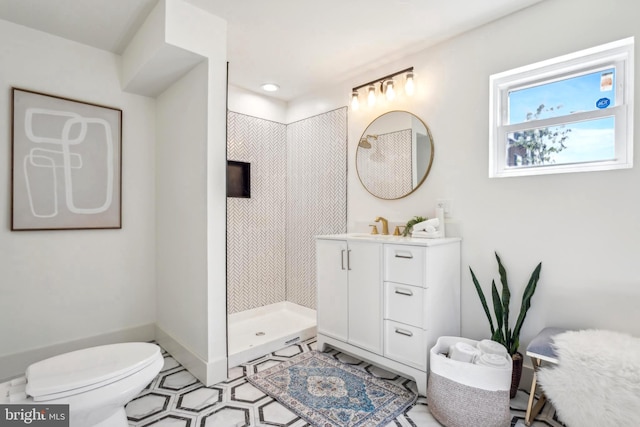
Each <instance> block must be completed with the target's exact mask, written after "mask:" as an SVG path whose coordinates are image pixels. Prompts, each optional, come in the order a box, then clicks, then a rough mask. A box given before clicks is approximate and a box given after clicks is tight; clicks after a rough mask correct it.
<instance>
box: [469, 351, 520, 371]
mask: <svg viewBox="0 0 640 427" xmlns="http://www.w3.org/2000/svg"><path fill="white" fill-rule="evenodd" d="M474 363H475V364H476V365H482V366H488V367H490V368H500V369H506V368H509V367H510V366H511V364H510V363H509V360H508V359H507V357H506V356H505V355H500V354H490V353H482V354H481V355H480V356H479V357H477V358H476V360H475V362H474Z"/></svg>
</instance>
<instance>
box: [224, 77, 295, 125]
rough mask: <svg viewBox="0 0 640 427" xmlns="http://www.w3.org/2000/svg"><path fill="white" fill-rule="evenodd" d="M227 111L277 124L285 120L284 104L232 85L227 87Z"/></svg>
mask: <svg viewBox="0 0 640 427" xmlns="http://www.w3.org/2000/svg"><path fill="white" fill-rule="evenodd" d="M229 111H233V112H235V113H240V114H245V115H247V116H253V117H258V118H261V119H265V120H271V121H272V122H278V123H286V120H287V116H286V114H287V103H286V102H284V101H281V100H279V99H275V98H270V97H266V96H262V95H259V94H257V93H255V92H251V91H249V90H246V89H242V88H240V87H237V86H233V85H229Z"/></svg>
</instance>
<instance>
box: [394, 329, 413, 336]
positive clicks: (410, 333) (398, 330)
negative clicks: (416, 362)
mask: <svg viewBox="0 0 640 427" xmlns="http://www.w3.org/2000/svg"><path fill="white" fill-rule="evenodd" d="M396 334H400V335H404V336H407V337H412V336H413V332H411V331H407V330H404V329H400V328H396Z"/></svg>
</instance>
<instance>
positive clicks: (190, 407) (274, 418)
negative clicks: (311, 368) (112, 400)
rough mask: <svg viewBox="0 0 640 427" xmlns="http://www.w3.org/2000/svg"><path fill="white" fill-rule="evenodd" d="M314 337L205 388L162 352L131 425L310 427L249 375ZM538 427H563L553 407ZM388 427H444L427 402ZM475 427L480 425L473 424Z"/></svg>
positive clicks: (131, 409) (390, 377) (515, 411)
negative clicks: (162, 362)
mask: <svg viewBox="0 0 640 427" xmlns="http://www.w3.org/2000/svg"><path fill="white" fill-rule="evenodd" d="M315 343H316V340H315V338H312V339H309V340H307V341H305V342H301V343H298V344H294V345H291V346H289V347H286V348H283V349H282V350H278V351H275V352H273V353H270V354H267V355H265V356H263V357H261V358H259V359H256V360H253V361H251V362H249V363H245V364H243V365H240V366H236V367H234V368H231V369H229V378H228V379H227V381H224V382H221V383H218V384H215V385H213V386H210V387H205V386H204V385H203V384H202V383H201V382H200V381H198V380H197V379H196V378H195V377H194V376H193V375H191V374H190V373H189V372H188V371H187V370H186V369H185V368H183V367H182V366H181V365H180V364H179V363H178V362H176V361H175V360H174V359H173V357H171V355H170V354H168V353H167V352H166V351H164V350H163V356H164V366H163V368H162V370H161V371H160V373H159V374H158V376H157V377H156V378H155V379H154V380H153V381H152V382H151V383H150V384H149V385H148V386H147V387H146V388H145V389H144V390H143V391H142V392H141V393H140V394H139V395H138V396H137V397H136V398H134V399H133V400H132V401H131V402H129V403H128V404H127V405H126V407H125V409H126V412H127V417H128V419H129V426H131V427H151V426H153V427H240V426H243V427H249V426H252V427H253V426H281V427H284V426H287V427H289V426H290V427H306V426H309V424H308V423H307V422H306V421H304V420H303V419H301V418H300V417H298V416H297V415H295V414H294V413H293V412H291V411H289V410H288V409H287V408H286V407H284V406H282V405H281V404H280V403H278V402H277V401H276V400H274V399H273V398H272V397H270V396H268V395H266V394H264V393H263V392H261V391H260V390H258V389H257V388H255V387H254V386H253V385H251V384H250V383H249V382H248V381H247V379H246V377H247V375H251V374H253V373H256V372H259V371H261V370H263V369H266V368H269V367H271V366H274V365H277V364H278V363H280V362H283V361H285V360H287V359H289V358H291V357H293V356H295V355H297V354H300V353H303V352H307V351H312V350H315ZM327 354H330V355H331V356H332V357H334V358H336V359H337V360H340V361H341V362H344V363H348V364H350V365H352V366H355V367H357V368H358V369H362V370H365V371H367V372H369V373H370V374H371V375H374V376H376V377H378V378H382V379H384V380H385V381H390V382H393V383H395V384H397V385H400V386H402V387H406V388H408V389H410V390H412V391H414V392H415V390H416V385H415V382H413V381H412V380H409V379H406V378H403V377H401V376H399V375H395V374H392V373H390V372H388V371H385V370H383V369H380V368H378V367H376V366H374V365H371V364H368V363H366V362H362V361H360V360H357V359H354V358H352V357H351V356H349V355H347V354H344V353H341V352H339V351H336V350H331V351H329V352H328V353H327ZM527 399H528V395H527V393H526V392H524V391H522V390H520V391H518V396H516V398H514V399H512V400H511V406H512V408H511V412H512V415H513V419H512V422H511V426H512V427H516V426H517V427H524V422H523V421H522V420H523V419H524V408H525V407H526V404H527ZM538 419H539V421H538V420H537V421H536V422H534V423H533V426H535V427H542V426H552V427H562V424H560V423H559V422H558V421H557V419H555V411H554V410H553V407H552V406H551V405H550V404H547V405H545V408H544V409H543V411H541V415H539V416H538ZM388 426H389V427H401V426H402V427H410V426H413V427H440V426H441V424H440V423H438V422H437V421H436V420H435V419H434V418H433V417H432V416H431V414H430V413H429V408H428V406H427V402H426V398H425V397H423V396H420V397H419V398H418V400H417V401H416V403H415V404H414V405H413V406H412V407H410V408H409V409H407V410H406V411H405V413H404V414H401V415H400V416H398V417H397V418H396V419H395V420H393V421H392V422H391V423H389V424H388ZM470 427H475V426H470Z"/></svg>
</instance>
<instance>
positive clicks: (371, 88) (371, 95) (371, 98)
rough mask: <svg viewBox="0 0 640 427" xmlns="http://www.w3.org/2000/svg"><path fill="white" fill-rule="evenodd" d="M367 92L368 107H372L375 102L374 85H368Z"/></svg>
mask: <svg viewBox="0 0 640 427" xmlns="http://www.w3.org/2000/svg"><path fill="white" fill-rule="evenodd" d="M367 92H368V93H369V94H368V95H367V104H369V107H373V106H374V105H375V104H376V87H375V86H374V85H369V89H367Z"/></svg>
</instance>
